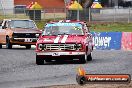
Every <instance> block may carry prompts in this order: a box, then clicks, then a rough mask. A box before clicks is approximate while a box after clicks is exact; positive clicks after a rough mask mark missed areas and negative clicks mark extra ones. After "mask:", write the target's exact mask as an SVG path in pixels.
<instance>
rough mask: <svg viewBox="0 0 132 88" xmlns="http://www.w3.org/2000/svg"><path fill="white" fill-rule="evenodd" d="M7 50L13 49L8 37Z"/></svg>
mask: <svg viewBox="0 0 132 88" xmlns="http://www.w3.org/2000/svg"><path fill="white" fill-rule="evenodd" d="M6 48H7V49H12V44H11V42H10V39H9V37H6Z"/></svg>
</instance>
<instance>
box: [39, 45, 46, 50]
mask: <svg viewBox="0 0 132 88" xmlns="http://www.w3.org/2000/svg"><path fill="white" fill-rule="evenodd" d="M38 49H39V50H45V49H46V45H44V44H39V45H38Z"/></svg>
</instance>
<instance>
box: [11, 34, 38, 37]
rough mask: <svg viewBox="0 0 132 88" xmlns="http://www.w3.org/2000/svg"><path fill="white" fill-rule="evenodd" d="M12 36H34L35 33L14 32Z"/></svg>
mask: <svg viewBox="0 0 132 88" xmlns="http://www.w3.org/2000/svg"><path fill="white" fill-rule="evenodd" d="M13 37H14V38H36V34H35V33H14V34H13Z"/></svg>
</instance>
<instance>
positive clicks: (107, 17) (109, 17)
mask: <svg viewBox="0 0 132 88" xmlns="http://www.w3.org/2000/svg"><path fill="white" fill-rule="evenodd" d="M38 13H39V14H38ZM0 18H1V19H2V18H30V19H33V20H38V19H39V20H40V19H41V20H46V19H52V20H58V19H70V20H74V19H79V20H86V21H90V22H94V21H97V22H128V23H129V22H132V8H102V9H92V8H86V9H83V10H79V11H78V10H68V9H66V8H44V9H42V10H41V11H33V10H28V9H25V8H22V7H21V8H20V7H19V8H14V9H4V10H3V9H1V8H0Z"/></svg>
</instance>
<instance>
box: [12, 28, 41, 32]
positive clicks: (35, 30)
mask: <svg viewBox="0 0 132 88" xmlns="http://www.w3.org/2000/svg"><path fill="white" fill-rule="evenodd" d="M11 30H12V31H13V32H14V33H41V31H40V30H39V29H20V28H14V29H11Z"/></svg>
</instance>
